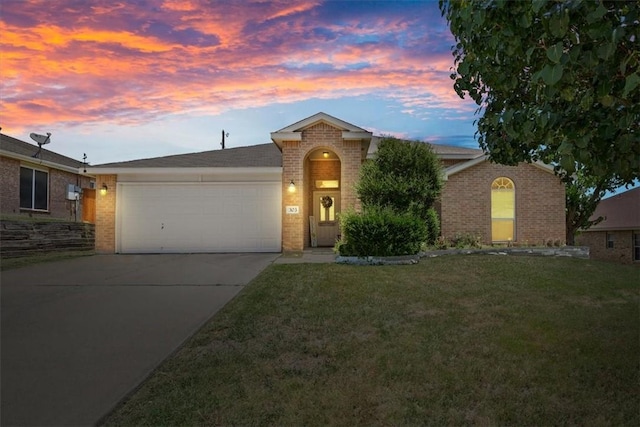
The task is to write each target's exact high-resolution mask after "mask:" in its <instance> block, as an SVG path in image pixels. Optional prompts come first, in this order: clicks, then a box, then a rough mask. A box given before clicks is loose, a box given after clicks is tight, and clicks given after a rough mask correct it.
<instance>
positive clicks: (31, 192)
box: [20, 166, 49, 211]
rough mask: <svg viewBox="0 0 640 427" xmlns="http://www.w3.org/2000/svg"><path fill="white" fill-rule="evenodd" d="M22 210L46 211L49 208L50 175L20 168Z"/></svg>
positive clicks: (40, 171)
mask: <svg viewBox="0 0 640 427" xmlns="http://www.w3.org/2000/svg"><path fill="white" fill-rule="evenodd" d="M20 208H21V209H34V210H43V211H46V210H47V209H48V208H49V174H48V173H47V172H46V171H42V170H38V169H32V168H29V167H24V166H21V167H20Z"/></svg>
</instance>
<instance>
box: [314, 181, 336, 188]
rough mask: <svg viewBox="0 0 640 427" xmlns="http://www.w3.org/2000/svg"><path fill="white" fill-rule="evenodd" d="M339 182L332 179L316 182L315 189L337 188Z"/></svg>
mask: <svg viewBox="0 0 640 427" xmlns="http://www.w3.org/2000/svg"><path fill="white" fill-rule="evenodd" d="M339 187H340V181H338V180H334V179H319V180H316V188H339Z"/></svg>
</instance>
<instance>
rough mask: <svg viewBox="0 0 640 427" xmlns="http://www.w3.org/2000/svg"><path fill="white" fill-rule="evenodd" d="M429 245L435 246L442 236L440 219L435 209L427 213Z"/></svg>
mask: <svg viewBox="0 0 640 427" xmlns="http://www.w3.org/2000/svg"><path fill="white" fill-rule="evenodd" d="M426 224H427V240H426V244H427V245H435V243H436V241H437V240H438V237H439V236H440V218H438V213H437V212H436V210H435V209H433V208H430V209H429V210H428V211H427V221H426Z"/></svg>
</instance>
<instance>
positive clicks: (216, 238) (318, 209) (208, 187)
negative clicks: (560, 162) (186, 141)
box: [87, 113, 565, 253]
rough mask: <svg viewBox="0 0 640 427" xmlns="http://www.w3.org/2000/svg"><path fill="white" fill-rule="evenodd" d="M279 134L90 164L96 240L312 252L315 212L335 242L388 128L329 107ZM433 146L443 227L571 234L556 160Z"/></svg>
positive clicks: (147, 248)
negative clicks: (491, 156) (380, 129)
mask: <svg viewBox="0 0 640 427" xmlns="http://www.w3.org/2000/svg"><path fill="white" fill-rule="evenodd" d="M271 141H272V142H271V143H268V144H262V145H255V146H249V147H241V148H231V149H226V150H216V151H205V152H201V153H193V154H183V155H175V156H166V157H159V158H152V159H141V160H133V161H128V162H118V163H110V164H103V165H97V166H92V167H88V168H87V170H88V172H89V173H91V174H94V175H95V176H96V182H97V187H98V189H101V190H103V192H104V194H101V195H100V196H98V197H97V199H96V250H98V251H100V252H107V253H114V252H116V253H162V252H260V251H262V252H281V251H285V252H288V251H301V250H303V249H305V248H308V247H310V246H311V233H310V224H311V222H312V221H311V218H310V217H313V223H314V224H315V225H316V231H317V233H316V235H315V236H314V237H317V244H318V246H333V244H334V243H335V240H336V237H337V236H338V235H339V234H340V231H339V224H338V221H337V214H338V213H339V212H340V211H342V210H345V209H350V208H354V209H358V208H359V201H358V199H357V196H356V193H355V191H354V184H355V182H356V181H357V179H358V176H359V170H360V166H361V165H362V163H363V162H365V161H367V159H368V158H371V157H372V156H373V155H375V149H376V143H377V141H378V138H377V137H374V136H373V135H372V133H371V132H368V131H366V130H365V129H362V128H360V127H358V126H355V125H353V124H350V123H347V122H345V121H343V120H340V119H338V118H335V117H332V116H330V115H328V114H325V113H318V114H315V115H313V116H311V117H308V118H306V119H304V120H301V121H299V122H296V123H294V124H292V125H289V126H286V127H284V128H282V129H280V130H278V131H276V132H272V133H271ZM433 148H434V150H435V152H436V153H437V154H438V156H439V157H440V158H441V159H442V162H443V165H444V166H445V168H446V169H445V179H446V182H445V186H444V190H443V193H442V196H441V201H440V206H439V210H440V214H441V223H442V227H441V228H442V234H443V236H445V237H453V236H455V235H456V234H465V233H471V234H474V235H477V236H480V238H481V240H482V241H483V242H485V243H492V242H500V243H505V244H507V243H518V242H522V244H525V243H526V244H543V243H545V242H548V241H549V240H551V241H564V236H565V219H564V216H565V193H564V186H563V184H562V182H561V181H560V180H559V179H558V178H557V177H556V176H555V175H554V173H553V169H552V168H551V167H549V166H547V165H544V164H542V163H531V164H521V165H519V166H502V165H497V164H493V163H490V162H489V161H488V160H487V156H486V155H484V154H483V153H482V151H480V150H473V149H466V148H460V147H448V146H441V145H433ZM101 193H102V191H101ZM328 200H331V203H328ZM323 201H325V203H322V202H323ZM314 240H316V239H314Z"/></svg>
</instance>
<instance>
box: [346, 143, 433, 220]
mask: <svg viewBox="0 0 640 427" xmlns="http://www.w3.org/2000/svg"><path fill="white" fill-rule="evenodd" d="M441 190H442V168H441V166H440V161H439V160H438V157H437V156H436V155H435V153H434V152H433V150H432V149H431V147H430V146H429V145H428V144H424V143H421V142H406V141H401V140H398V139H396V138H390V137H387V138H383V139H382V140H381V141H380V142H379V143H378V151H377V154H376V158H375V159H373V160H371V161H368V162H366V163H365V164H363V165H362V168H361V171H360V180H359V181H358V183H357V184H356V192H357V193H358V196H359V197H360V200H361V201H362V205H363V207H364V208H365V209H366V208H367V207H369V206H379V207H388V208H391V209H392V210H394V211H395V212H397V213H401V214H404V213H406V212H409V213H411V214H413V215H415V216H417V217H418V218H420V219H421V220H423V221H427V220H428V219H429V216H430V215H431V214H430V213H429V209H430V208H431V207H432V206H433V203H434V202H435V200H436V199H437V198H438V196H439V195H440V191H441Z"/></svg>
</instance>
